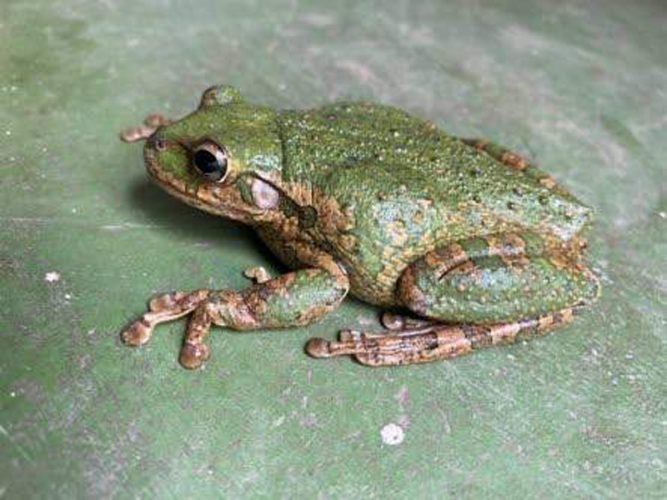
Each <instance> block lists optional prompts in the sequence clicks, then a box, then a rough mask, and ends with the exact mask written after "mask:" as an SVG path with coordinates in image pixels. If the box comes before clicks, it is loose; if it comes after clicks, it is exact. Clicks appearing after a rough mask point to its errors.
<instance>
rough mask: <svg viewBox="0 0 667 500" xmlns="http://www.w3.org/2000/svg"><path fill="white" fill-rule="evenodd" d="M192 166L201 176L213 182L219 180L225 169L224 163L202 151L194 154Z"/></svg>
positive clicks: (211, 154) (209, 153)
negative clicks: (193, 165)
mask: <svg viewBox="0 0 667 500" xmlns="http://www.w3.org/2000/svg"><path fill="white" fill-rule="evenodd" d="M194 164H195V166H196V167H197V168H198V169H199V171H200V172H201V173H202V174H204V175H205V176H206V177H209V178H211V179H213V180H218V179H221V178H222V176H223V175H224V173H225V168H226V167H227V165H226V162H224V161H220V160H219V159H218V158H216V156H215V155H214V154H213V153H211V152H209V151H206V150H203V149H202V150H199V151H196V152H195V154H194Z"/></svg>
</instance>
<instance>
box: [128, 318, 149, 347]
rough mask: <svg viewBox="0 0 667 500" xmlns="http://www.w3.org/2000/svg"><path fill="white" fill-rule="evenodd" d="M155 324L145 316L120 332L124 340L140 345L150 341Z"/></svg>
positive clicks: (129, 343) (133, 344) (132, 344)
mask: <svg viewBox="0 0 667 500" xmlns="http://www.w3.org/2000/svg"><path fill="white" fill-rule="evenodd" d="M152 332H153V326H152V325H151V324H150V323H149V322H148V321H146V320H144V319H143V318H140V319H138V320H136V321H135V322H134V323H132V324H131V325H130V326H129V327H128V328H126V329H125V330H123V332H122V333H121V334H120V337H121V339H123V342H124V343H125V344H127V345H130V346H140V345H143V344H145V343H146V342H148V339H150V337H151V333H152Z"/></svg>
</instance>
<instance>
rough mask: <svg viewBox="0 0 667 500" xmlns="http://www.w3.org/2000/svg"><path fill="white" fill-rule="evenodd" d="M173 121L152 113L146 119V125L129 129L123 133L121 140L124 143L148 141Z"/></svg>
mask: <svg viewBox="0 0 667 500" xmlns="http://www.w3.org/2000/svg"><path fill="white" fill-rule="evenodd" d="M170 123H171V120H169V119H168V118H165V117H164V116H162V115H161V114H159V113H152V114H150V115H148V116H146V118H144V124H143V125H139V126H138V127H128V128H126V129H124V130H122V131H121V133H120V140H121V141H123V142H137V141H142V140H144V139H148V138H149V137H150V136H151V135H153V134H154V133H155V131H156V130H157V129H158V128H160V127H161V126H163V125H169V124H170Z"/></svg>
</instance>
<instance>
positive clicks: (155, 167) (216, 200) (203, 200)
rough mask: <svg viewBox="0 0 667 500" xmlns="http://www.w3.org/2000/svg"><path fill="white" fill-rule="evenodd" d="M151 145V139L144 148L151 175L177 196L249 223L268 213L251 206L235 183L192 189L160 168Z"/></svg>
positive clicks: (202, 208) (190, 203)
mask: <svg viewBox="0 0 667 500" xmlns="http://www.w3.org/2000/svg"><path fill="white" fill-rule="evenodd" d="M148 144H149V143H148V142H147V145H146V147H145V148H144V163H145V166H146V170H147V172H148V175H149V177H150V178H151V180H153V181H154V182H155V183H156V184H157V185H158V186H160V188H161V189H163V190H164V191H166V192H167V193H169V194H170V195H171V196H173V197H174V198H177V199H179V200H181V201H182V202H184V203H186V204H188V205H190V206H192V207H195V208H197V209H199V210H202V211H204V212H208V213H210V214H213V215H219V216H222V217H226V218H229V219H233V220H236V221H239V222H243V223H246V224H250V223H252V222H253V221H257V220H258V219H260V218H261V216H262V215H263V214H265V212H266V210H259V211H258V210H257V207H253V206H248V204H246V203H245V202H244V201H243V199H242V198H241V195H240V192H239V190H238V188H236V187H235V185H234V184H229V185H223V184H212V183H211V182H203V183H201V184H199V185H198V186H197V187H196V188H195V189H192V188H189V187H188V184H187V183H186V182H184V181H182V180H180V179H178V178H177V177H175V176H174V175H171V174H169V173H167V172H165V171H164V170H162V169H160V165H159V162H158V159H157V155H156V154H155V153H156V152H155V151H154V150H153V149H152V148H151V147H150V146H149V145H148ZM253 209H254V210H253Z"/></svg>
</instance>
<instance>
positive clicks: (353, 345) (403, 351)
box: [306, 308, 577, 366]
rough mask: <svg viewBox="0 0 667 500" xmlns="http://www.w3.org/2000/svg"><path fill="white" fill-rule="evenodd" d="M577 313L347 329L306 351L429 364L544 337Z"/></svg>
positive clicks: (372, 362) (371, 361) (379, 362)
mask: <svg viewBox="0 0 667 500" xmlns="http://www.w3.org/2000/svg"><path fill="white" fill-rule="evenodd" d="M576 311H577V308H566V309H562V310H560V311H558V312H554V313H548V314H544V315H542V316H539V317H537V318H534V319H527V320H520V321H513V322H508V323H497V324H489V325H472V324H463V325H446V324H443V323H431V324H430V325H428V326H424V327H422V328H414V329H407V330H400V331H395V330H394V331H391V330H390V331H387V332H380V333H366V332H358V331H354V330H343V331H342V332H341V333H340V335H339V340H338V341H334V342H329V341H327V340H324V339H319V338H313V339H310V340H309V341H308V344H306V351H307V352H308V354H310V355H311V356H313V357H316V358H328V357H332V356H346V355H347V356H354V358H355V359H356V360H357V361H359V362H360V363H361V364H364V365H368V366H390V365H407V364H417V363H428V362H430V361H437V360H442V359H449V358H454V357H457V356H461V355H463V354H468V353H470V352H472V351H473V350H476V349H479V348H482V347H487V346H492V345H500V344H511V343H513V342H516V341H517V340H523V339H526V338H528V337H531V336H536V335H540V334H543V333H545V332H547V331H549V330H551V329H553V328H556V327H558V326H561V325H564V324H566V323H568V322H570V321H571V319H572V317H573V315H574V314H575V313H576Z"/></svg>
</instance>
